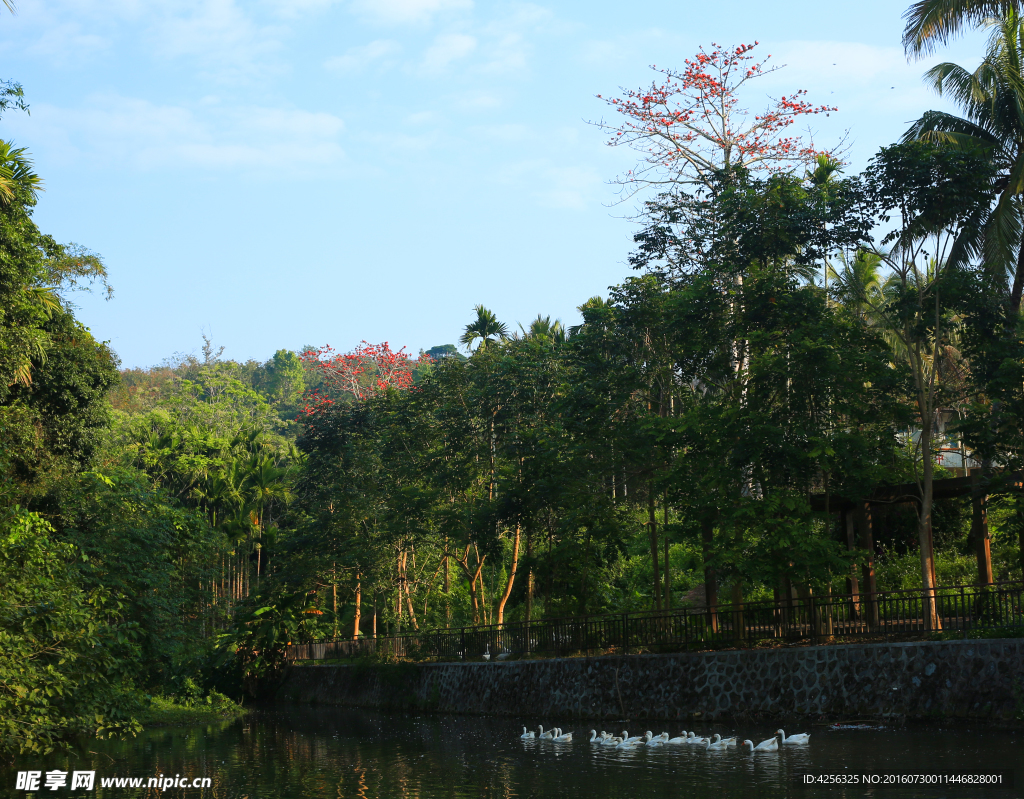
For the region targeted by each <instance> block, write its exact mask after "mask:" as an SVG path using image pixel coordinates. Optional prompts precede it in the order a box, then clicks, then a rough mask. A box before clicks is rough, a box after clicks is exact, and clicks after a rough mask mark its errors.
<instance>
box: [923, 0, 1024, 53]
mask: <svg viewBox="0 0 1024 799" xmlns="http://www.w3.org/2000/svg"><path fill="white" fill-rule="evenodd" d="M1020 10H1021V4H1020V2H1019V0H917V2H916V3H914V4H913V5H912V6H911V7H910V8H908V9H907V11H906V13H905V14H904V15H903V18H904V19H905V20H906V21H907V27H906V28H904V30H903V48H904V49H905V50H906V52H907V55H914V56H922V55H926V54H928V53H931V52H932V51H933V50H934V49H935V48H936V46H938V45H940V44H946V43H947V42H948V41H949V40H950V39H952V38H953V37H954V36H956V35H957V34H959V33H960V32H961V31H963V29H964V28H967V27H978V26H979V25H981V24H982V23H984V22H985V20H986V19H988V18H990V17H1005V16H1008V15H1009V14H1017V13H1019V12H1020Z"/></svg>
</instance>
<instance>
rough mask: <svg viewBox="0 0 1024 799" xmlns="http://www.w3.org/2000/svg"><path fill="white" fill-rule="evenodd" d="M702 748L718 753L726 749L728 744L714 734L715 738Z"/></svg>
mask: <svg viewBox="0 0 1024 799" xmlns="http://www.w3.org/2000/svg"><path fill="white" fill-rule="evenodd" d="M704 748H705V749H713V750H714V751H716V752H719V751H722V750H725V749H728V748H729V742H728V741H724V740H722V736H721V735H719V734H718V733H717V732H716V733H715V737H714V738H713V739H712V740H710V741H708V742H707V745H706V746H705V747H704Z"/></svg>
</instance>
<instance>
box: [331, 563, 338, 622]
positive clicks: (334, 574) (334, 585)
mask: <svg viewBox="0 0 1024 799" xmlns="http://www.w3.org/2000/svg"><path fill="white" fill-rule="evenodd" d="M331 612H332V613H333V614H334V635H333V636H332V637H333V638H334V639H335V640H337V639H338V571H337V564H336V563H332V564H331Z"/></svg>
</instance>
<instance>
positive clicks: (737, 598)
mask: <svg viewBox="0 0 1024 799" xmlns="http://www.w3.org/2000/svg"><path fill="white" fill-rule="evenodd" d="M732 634H733V637H734V638H735V639H736V641H742V640H743V639H744V638H746V635H747V631H746V622H745V620H744V618H743V583H742V581H741V580H740V577H739V575H738V574H737V575H736V576H735V578H734V580H733V584H732Z"/></svg>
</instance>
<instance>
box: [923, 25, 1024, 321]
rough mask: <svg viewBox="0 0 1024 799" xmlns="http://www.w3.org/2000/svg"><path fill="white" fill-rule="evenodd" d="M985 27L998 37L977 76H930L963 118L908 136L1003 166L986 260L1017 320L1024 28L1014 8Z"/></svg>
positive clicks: (1021, 262) (1023, 246)
mask: <svg viewBox="0 0 1024 799" xmlns="http://www.w3.org/2000/svg"><path fill="white" fill-rule="evenodd" d="M986 24H987V25H988V26H990V27H991V28H993V31H992V36H991V38H990V39H989V43H988V49H987V51H986V53H985V57H984V58H983V59H982V62H981V64H980V65H979V66H978V68H977V69H976V70H975V71H974V72H968V71H967V70H966V69H964V68H963V67H961V66H958V65H957V64H952V63H948V62H947V63H943V64H938V65H937V66H935V67H933V68H932V69H930V70H929V71H928V73H927V74H926V78H927V79H928V80H930V81H931V83H932V86H933V87H934V88H935V90H936V91H937V92H938V93H939V94H940V95H941V94H944V93H945V94H948V95H950V96H952V97H953V98H954V99H955V100H956V101H957V103H959V105H960V107H961V108H962V109H963V112H964V116H963V117H957V116H955V115H953V114H947V113H945V112H943V111H928V112H926V113H925V114H924V115H923V116H922V117H921V118H920V119H919V120H917V122H915V123H914V124H913V126H912V127H911V128H910V130H908V131H907V132H906V134H904V137H903V138H904V140H905V141H907V140H911V139H923V140H927V141H933V142H945V143H947V144H951V145H953V146H956V147H960V148H963V149H970V150H980V151H982V152H985V153H987V154H988V156H989V157H990V158H991V159H992V162H993V164H994V165H995V166H996V167H997V169H998V171H999V174H1000V177H999V179H998V180H997V181H996V184H995V188H996V189H997V190H998V191H999V201H998V203H997V204H996V207H995V209H994V210H993V211H992V212H991V214H990V216H989V219H988V220H987V223H986V225H985V230H984V237H985V242H984V244H985V256H986V259H985V260H986V263H987V265H988V266H989V268H992V269H995V270H996V271H997V272H998V273H1003V272H1005V273H1006V274H1008V275H1009V276H1011V277H1012V284H1011V288H1010V316H1011V318H1012V317H1015V316H1016V315H1017V314H1018V313H1019V310H1020V302H1021V292H1022V289H1024V238H1022V235H1021V234H1022V231H1024V202H1022V201H1024V73H1022V69H1021V67H1022V64H1024V24H1022V20H1021V18H1020V17H1019V16H1018V14H1017V12H1016V11H1015V10H1013V9H1008V10H1007V11H1006V14H1005V16H1004V17H1003V18H1001V19H991V18H990V19H988V20H987V21H986Z"/></svg>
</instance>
